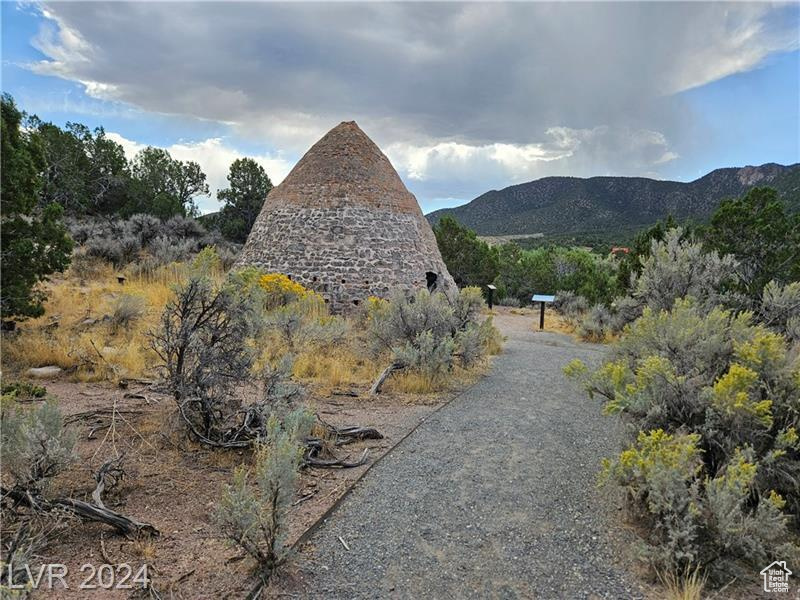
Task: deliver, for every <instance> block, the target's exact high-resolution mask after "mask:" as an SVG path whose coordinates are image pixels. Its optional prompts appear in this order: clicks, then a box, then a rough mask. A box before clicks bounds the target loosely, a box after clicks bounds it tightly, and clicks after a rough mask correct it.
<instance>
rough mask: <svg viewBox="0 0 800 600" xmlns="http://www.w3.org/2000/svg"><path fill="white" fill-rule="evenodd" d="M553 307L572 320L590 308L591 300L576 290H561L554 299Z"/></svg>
mask: <svg viewBox="0 0 800 600" xmlns="http://www.w3.org/2000/svg"><path fill="white" fill-rule="evenodd" d="M553 308H554V309H556V312H558V313H559V314H560V315H562V316H563V317H566V318H567V319H569V320H571V321H577V320H578V319H579V318H580V317H581V316H582V315H583V314H584V313H585V312H586V311H588V310H589V302H588V301H587V300H586V298H584V297H583V296H579V295H578V294H576V293H575V292H571V291H569V290H559V291H558V292H556V297H555V299H554V300H553Z"/></svg>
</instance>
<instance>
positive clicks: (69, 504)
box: [0, 456, 159, 536]
mask: <svg viewBox="0 0 800 600" xmlns="http://www.w3.org/2000/svg"><path fill="white" fill-rule="evenodd" d="M122 459H123V457H122V456H120V457H119V458H116V459H112V460H108V461H106V462H105V463H103V465H102V466H101V467H100V469H98V471H97V473H96V474H95V481H96V482H97V485H96V487H95V489H94V491H93V492H92V499H93V500H94V504H92V503H89V502H84V501H83V500H76V499H74V498H56V499H55V500H48V499H46V498H43V497H42V496H41V495H40V494H39V493H38V492H37V493H32V492H31V491H30V490H24V489H20V488H5V487H0V493H2V497H3V498H10V499H11V500H13V501H14V502H15V503H16V504H17V505H20V506H26V507H28V508H31V509H33V510H34V511H37V512H40V513H48V512H53V511H57V510H65V511H67V512H69V513H72V514H73V515H76V516H78V517H80V518H82V519H83V520H85V521H96V522H99V523H105V524H106V525H110V526H111V527H113V528H114V529H116V530H117V531H118V532H120V533H122V534H123V535H138V534H141V533H146V534H150V535H154V536H157V535H159V532H158V529H156V528H155V527H154V526H153V525H151V524H149V523H142V522H139V521H136V520H134V519H131V518H129V517H126V516H124V515H121V514H120V513H118V512H116V511H114V510H111V509H110V508H107V507H106V506H105V504H103V499H102V493H103V491H104V490H105V489H106V487H114V486H115V485H117V483H118V482H119V481H120V480H121V479H122V477H123V476H124V471H123V469H122Z"/></svg>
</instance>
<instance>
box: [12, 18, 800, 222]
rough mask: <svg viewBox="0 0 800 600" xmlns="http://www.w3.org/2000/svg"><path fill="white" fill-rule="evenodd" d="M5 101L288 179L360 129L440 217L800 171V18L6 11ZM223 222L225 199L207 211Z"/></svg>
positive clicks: (182, 154)
mask: <svg viewBox="0 0 800 600" xmlns="http://www.w3.org/2000/svg"><path fill="white" fill-rule="evenodd" d="M2 34H3V35H2V37H3V40H2V60H3V63H2V75H3V81H2V89H3V91H5V92H9V93H11V94H12V95H13V96H14V97H15V99H16V101H17V103H18V104H19V105H20V106H21V107H22V108H23V109H24V110H26V111H28V112H30V113H35V114H38V115H39V116H40V117H42V118H44V119H47V120H51V121H53V122H54V123H57V124H59V125H63V124H64V123H66V122H67V121H77V122H81V123H85V124H87V125H90V126H92V127H94V126H99V125H102V126H104V127H105V129H106V131H108V132H110V133H111V134H112V135H113V137H114V138H115V139H117V140H118V141H119V142H120V143H122V144H123V145H124V147H125V149H126V151H127V152H129V153H135V152H136V150H137V149H139V148H142V147H144V146H146V145H155V146H160V147H164V148H167V149H168V150H169V151H170V152H171V153H172V154H173V156H175V157H177V158H180V159H182V160H196V161H198V162H199V163H200V164H201V166H202V167H203V169H204V170H205V172H206V173H207V175H208V177H209V182H210V185H211V187H212V189H216V188H219V187H224V186H225V175H226V173H227V169H228V166H229V165H230V163H231V162H232V161H233V160H234V159H235V158H237V157H239V156H252V157H254V158H256V159H257V160H259V161H260V162H261V163H262V164H263V165H264V166H265V167H266V169H267V171H268V173H269V174H270V176H271V177H272V179H273V181H275V182H278V181H280V180H281V179H282V178H283V177H284V176H285V175H286V173H288V171H289V170H290V169H291V167H292V165H293V164H294V163H295V162H296V161H297V160H298V159H299V158H300V156H302V154H303V153H304V152H305V150H307V149H308V147H309V146H310V145H311V144H312V143H313V142H314V141H316V139H318V138H319V137H320V136H321V135H323V134H324V133H325V132H326V131H327V130H328V129H330V128H331V127H333V126H334V125H336V124H337V123H339V122H340V121H346V120H347V121H349V120H356V121H357V122H358V123H359V125H361V127H362V128H363V129H364V130H365V131H366V132H367V134H368V135H370V136H371V137H372V138H373V139H374V140H375V141H376V142H377V143H378V144H379V145H380V146H381V148H382V149H383V150H384V151H385V152H386V154H387V155H388V156H389V158H390V159H391V160H392V162H393V164H394V165H395V167H396V168H397V170H398V172H399V173H400V175H401V177H402V178H403V180H404V181H405V182H406V185H407V186H408V187H409V189H410V190H411V191H412V192H414V193H415V194H416V195H417V198H418V199H419V200H420V204H421V205H422V207H423V210H425V211H426V212H427V211H429V210H433V209H435V208H439V207H442V206H452V205H455V204H459V203H463V202H466V201H469V200H471V199H472V198H474V197H476V196H477V195H479V194H481V193H483V192H485V191H487V190H489V189H499V188H502V187H505V186H507V185H511V184H514V183H519V182H523V181H529V180H531V179H536V178H539V177H544V176H547V175H574V176H582V177H586V176H592V175H630V176H636V175H639V176H649V177H657V178H668V179H678V180H683V181H689V180H692V179H695V178H697V177H699V176H701V175H703V174H705V173H706V172H708V171H710V170H712V169H715V168H718V167H726V166H742V165H747V164H761V163H765V162H779V163H783V164H787V163H794V162H798V161H800V82H799V81H798V80H799V79H800V4H797V3H794V4H772V3H753V4H750V3H741V2H737V3H730V4H727V3H720V2H718V3H713V4H712V3H708V4H707V3H700V2H698V3H656V2H642V3H637V2H625V3H614V4H606V3H569V4H550V3H510V4H501V3H477V2H472V3H463V4H462V3H454V2H449V3H437V4H433V3H431V4H420V3H387V2H381V3H377V2H376V3H324V4H316V3H293V4H284V3H255V2H249V3H224V4H223V3H213V2H197V3H188V2H169V3H166V2H135V3H123V2H113V3H102V2H83V3H69V2H57V3H52V4H50V3H30V2H26V3H21V4H15V3H11V2H2ZM198 200H199V205H200V207H201V209H202V210H204V211H209V210H214V209H215V208H216V206H217V202H216V198H215V195H212V196H211V197H209V198H199V199H198Z"/></svg>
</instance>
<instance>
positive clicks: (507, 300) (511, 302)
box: [496, 296, 522, 308]
mask: <svg viewBox="0 0 800 600" xmlns="http://www.w3.org/2000/svg"><path fill="white" fill-rule="evenodd" d="M496 304H497V306H509V307H511V308H519V307H520V306H522V302H520V301H519V298H514V296H504V297H503V298H500V300H498V301H497V302H496Z"/></svg>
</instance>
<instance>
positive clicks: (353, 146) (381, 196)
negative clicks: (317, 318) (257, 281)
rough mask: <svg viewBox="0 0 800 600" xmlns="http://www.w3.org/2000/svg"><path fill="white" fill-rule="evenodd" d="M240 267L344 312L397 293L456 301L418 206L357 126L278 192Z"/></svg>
mask: <svg viewBox="0 0 800 600" xmlns="http://www.w3.org/2000/svg"><path fill="white" fill-rule="evenodd" d="M236 266H239V267H242V266H255V267H259V268H261V269H263V270H265V271H269V272H276V273H284V274H285V275H289V276H290V277H291V278H292V279H293V280H295V281H297V282H299V283H301V284H302V285H304V286H306V287H308V288H310V289H313V290H315V291H317V292H319V293H320V294H321V295H322V297H323V298H325V300H326V302H328V303H329V304H330V307H331V310H333V311H334V312H343V311H346V310H348V309H351V308H353V307H354V306H357V305H358V304H359V303H360V302H362V301H363V300H365V299H366V298H367V297H369V296H378V297H380V298H386V297H388V296H389V294H390V293H391V292H392V291H393V290H395V289H401V290H404V291H414V290H417V289H425V288H426V287H427V288H428V289H431V290H432V289H436V290H438V291H443V292H445V293H451V292H455V291H456V286H455V283H454V282H453V279H452V277H450V274H449V273H448V272H447V267H445V265H444V262H443V261H442V257H441V255H440V254H439V249H438V247H437V246H436V238H435V237H434V235H433V231H432V230H431V228H430V225H429V224H428V222H427V220H426V219H425V217H424V216H423V215H422V211H421V210H420V208H419V205H418V204H417V200H416V198H415V197H414V195H413V194H411V192H409V191H408V190H407V189H406V187H405V185H403V182H402V181H401V180H400V177H399V176H398V174H397V172H396V171H395V170H394V168H393V167H392V165H391V163H390V162H389V159H388V158H386V156H385V155H384V154H383V152H381V151H380V149H379V148H378V147H377V146H376V145H375V143H374V142H373V141H372V140H371V139H369V137H367V135H366V134H365V133H364V132H363V131H361V129H360V128H359V127H358V125H356V123H355V122H353V121H351V122H345V123H341V124H339V125H337V126H336V127H334V128H333V129H332V130H331V131H329V132H328V133H327V134H326V135H325V136H324V137H323V138H322V139H321V140H319V141H318V142H317V143H316V144H314V145H313V146H312V147H311V149H310V150H309V151H308V152H307V153H306V154H305V156H303V158H302V159H300V162H298V163H297V165H295V167H294V169H292V171H291V173H289V175H288V176H287V177H286V179H284V181H283V182H282V183H281V184H280V185H279V186H277V187H275V188H274V189H273V190H272V191H270V193H269V194H268V195H267V199H266V201H265V202H264V206H263V208H262V209H261V213H260V214H259V216H258V219H256V222H255V224H254V225H253V229H252V231H251V232H250V235H249V236H248V238H247V242H246V243H245V245H244V248H243V250H242V253H241V255H240V256H239V258H238V260H237V262H236Z"/></svg>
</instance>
